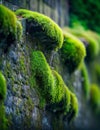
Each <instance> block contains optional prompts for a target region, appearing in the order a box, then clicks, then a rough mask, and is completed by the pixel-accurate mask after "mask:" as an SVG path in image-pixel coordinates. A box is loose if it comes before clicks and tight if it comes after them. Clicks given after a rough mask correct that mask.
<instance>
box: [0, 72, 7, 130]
mask: <svg viewBox="0 0 100 130" xmlns="http://www.w3.org/2000/svg"><path fill="white" fill-rule="evenodd" d="M5 97H6V80H5V78H4V76H3V75H2V73H1V72H0V130H6V128H7V119H6V117H5V107H4V99H5Z"/></svg>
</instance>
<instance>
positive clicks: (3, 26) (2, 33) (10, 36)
mask: <svg viewBox="0 0 100 130" xmlns="http://www.w3.org/2000/svg"><path fill="white" fill-rule="evenodd" d="M16 21H17V18H16V15H15V14H14V13H13V12H12V11H11V10H10V9H8V8H6V7H5V6H3V5H0V42H1V43H2V42H4V40H6V42H7V45H9V44H11V43H12V42H13V41H14V40H15V39H16V31H17V27H16Z"/></svg>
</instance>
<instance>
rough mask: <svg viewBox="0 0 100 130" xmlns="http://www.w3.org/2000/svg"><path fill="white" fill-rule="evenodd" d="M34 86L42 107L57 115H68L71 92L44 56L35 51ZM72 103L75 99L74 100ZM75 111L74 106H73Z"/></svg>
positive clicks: (33, 56) (32, 60)
mask: <svg viewBox="0 0 100 130" xmlns="http://www.w3.org/2000/svg"><path fill="white" fill-rule="evenodd" d="M31 65H32V75H33V84H34V86H35V87H36V88H37V90H38V92H39V97H40V102H41V106H42V107H44V106H45V105H47V107H46V108H47V109H48V110H51V111H53V112H56V113H59V112H60V113H63V114H64V115H67V112H68V111H69V108H70V101H71V99H70V91H69V89H68V87H67V86H66V85H65V83H64V81H63V79H62V77H61V76H60V75H59V74H58V73H57V72H56V71H54V70H51V69H50V66H49V65H48V63H47V61H46V59H45V57H44V55H43V53H42V52H40V51H34V52H33V54H32V59H31ZM72 102H74V101H73V99H72ZM73 109H75V108H74V105H73Z"/></svg>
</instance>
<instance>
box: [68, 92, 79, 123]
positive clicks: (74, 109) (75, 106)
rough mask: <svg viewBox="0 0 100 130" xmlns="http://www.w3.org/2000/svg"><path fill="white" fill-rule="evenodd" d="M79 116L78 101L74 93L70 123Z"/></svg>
mask: <svg viewBox="0 0 100 130" xmlns="http://www.w3.org/2000/svg"><path fill="white" fill-rule="evenodd" d="M77 115H78V100H77V97H76V95H75V94H74V93H72V92H70V109H69V113H68V121H69V122H71V121H72V120H73V119H74V118H75V117H76V116H77Z"/></svg>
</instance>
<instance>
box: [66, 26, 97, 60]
mask: <svg viewBox="0 0 100 130" xmlns="http://www.w3.org/2000/svg"><path fill="white" fill-rule="evenodd" d="M65 30H66V31H68V32H70V33H72V34H73V35H75V36H76V37H77V38H79V39H80V40H81V41H83V43H84V44H85V46H86V52H87V56H86V61H87V62H90V61H91V60H93V59H94V58H95V57H96V56H97V55H98V54H99V35H98V34H96V33H93V32H92V31H88V30H84V28H83V27H82V26H77V27H75V28H72V29H71V28H65Z"/></svg>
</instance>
